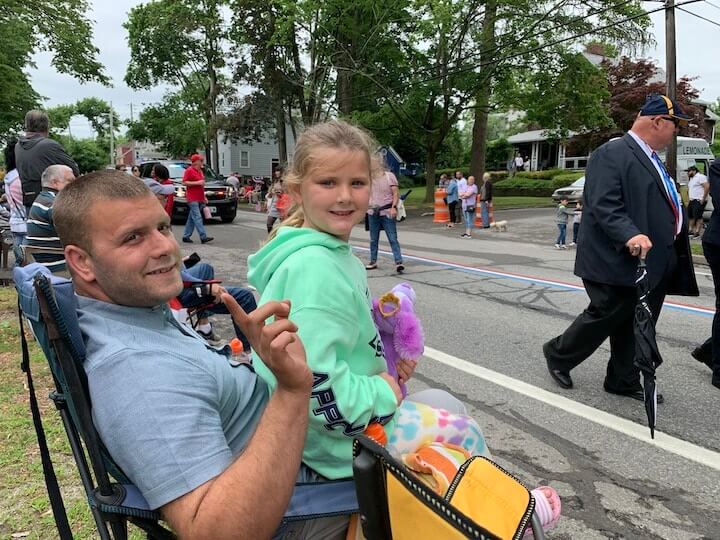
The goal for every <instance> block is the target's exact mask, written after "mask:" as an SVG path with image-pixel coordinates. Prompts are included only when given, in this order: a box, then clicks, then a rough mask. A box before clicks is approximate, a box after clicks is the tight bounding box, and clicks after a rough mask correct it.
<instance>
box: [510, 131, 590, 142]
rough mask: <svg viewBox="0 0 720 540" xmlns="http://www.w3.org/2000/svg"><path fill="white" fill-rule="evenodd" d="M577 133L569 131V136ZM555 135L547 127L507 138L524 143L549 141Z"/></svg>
mask: <svg viewBox="0 0 720 540" xmlns="http://www.w3.org/2000/svg"><path fill="white" fill-rule="evenodd" d="M575 135H577V133H576V132H575V131H568V134H567V136H568V137H574V136H575ZM551 138H554V137H551V135H550V132H548V130H546V129H535V130H532V131H525V132H523V133H518V134H516V135H511V136H510V137H508V138H507V140H508V142H509V143H510V144H523V143H530V142H538V141H547V140H548V139H551Z"/></svg>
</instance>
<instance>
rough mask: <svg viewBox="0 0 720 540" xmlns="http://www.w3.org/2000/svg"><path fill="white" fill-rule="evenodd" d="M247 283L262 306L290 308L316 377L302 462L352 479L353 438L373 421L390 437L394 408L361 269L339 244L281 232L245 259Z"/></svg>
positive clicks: (262, 371) (320, 236) (315, 234)
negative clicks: (275, 303)
mask: <svg viewBox="0 0 720 540" xmlns="http://www.w3.org/2000/svg"><path fill="white" fill-rule="evenodd" d="M248 281H249V282H250V284H251V285H252V286H254V287H255V288H257V290H258V291H259V292H260V294H261V298H260V304H263V303H265V302H267V301H269V300H285V299H289V300H290V301H291V303H292V304H291V311H290V319H291V320H292V321H293V322H294V323H295V324H297V326H298V334H299V335H300V338H301V339H302V342H303V344H304V346H305V352H306V354H307V361H308V365H309V366H310V369H311V370H312V371H313V376H314V383H313V392H312V396H311V398H310V404H309V407H308V414H309V417H310V422H309V426H308V435H307V439H306V441H305V449H304V450H303V462H304V463H305V464H306V465H308V466H309V467H311V468H312V469H314V470H315V471H316V472H318V473H320V474H321V475H323V476H325V477H327V478H332V479H335V478H346V477H350V476H352V440H353V437H354V436H355V435H357V434H358V433H361V432H362V431H364V430H365V428H366V427H367V425H368V424H369V423H371V422H378V421H379V422H380V423H382V424H384V425H385V430H386V432H387V433H388V434H389V433H390V432H391V431H392V427H393V424H394V421H393V415H394V413H395V410H396V409H397V401H396V398H395V394H394V393H393V391H392V390H391V389H390V386H389V385H388V384H387V382H385V381H384V380H383V379H382V378H381V377H379V376H378V374H379V373H381V372H383V371H387V365H386V364H385V358H384V355H383V346H382V341H381V340H380V336H379V335H378V332H377V329H376V327H375V324H374V323H373V319H372V314H371V306H372V304H371V299H370V291H369V289H368V285H367V275H366V273H365V269H364V268H363V265H362V263H361V262H360V260H359V259H358V258H357V257H355V256H354V255H353V254H352V251H351V249H350V245H349V244H348V243H347V242H345V241H343V240H340V239H338V238H336V237H334V236H331V235H329V234H326V233H322V232H319V231H316V230H313V229H308V228H293V227H282V228H281V229H280V230H279V232H278V235H277V236H276V237H275V238H274V239H273V240H271V241H270V242H268V243H267V244H266V245H264V246H263V247H262V248H261V249H260V251H258V252H257V253H255V254H253V255H251V256H250V257H249V258H248ZM253 365H254V367H255V370H256V371H257V374H258V375H259V376H260V377H262V378H263V379H264V380H265V381H266V382H267V383H268V386H269V388H270V391H271V392H272V391H273V390H274V389H275V386H276V380H275V377H274V376H273V374H272V373H271V372H270V370H269V369H268V368H267V367H266V366H265V365H264V364H263V362H262V360H261V359H260V358H259V357H258V356H257V355H254V358H253Z"/></svg>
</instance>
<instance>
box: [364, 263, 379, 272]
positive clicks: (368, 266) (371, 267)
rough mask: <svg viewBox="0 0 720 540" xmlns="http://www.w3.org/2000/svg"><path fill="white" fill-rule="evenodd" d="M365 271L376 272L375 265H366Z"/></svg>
mask: <svg viewBox="0 0 720 540" xmlns="http://www.w3.org/2000/svg"><path fill="white" fill-rule="evenodd" d="M365 270H377V263H370V264H366V265H365Z"/></svg>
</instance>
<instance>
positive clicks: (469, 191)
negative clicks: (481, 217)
mask: <svg viewBox="0 0 720 540" xmlns="http://www.w3.org/2000/svg"><path fill="white" fill-rule="evenodd" d="M459 190H460V188H458V191H459ZM477 193H478V189H477V186H476V185H475V177H474V176H468V178H467V184H466V185H465V189H464V190H463V191H459V196H460V200H461V201H462V210H463V217H464V218H465V232H464V233H463V234H461V235H460V238H472V230H473V227H474V226H475V201H476V200H477Z"/></svg>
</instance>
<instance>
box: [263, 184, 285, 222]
mask: <svg viewBox="0 0 720 540" xmlns="http://www.w3.org/2000/svg"><path fill="white" fill-rule="evenodd" d="M282 194H283V187H282V181H280V180H278V181H275V182H273V185H272V186H271V187H270V191H268V194H267V195H266V196H265V200H266V201H267V232H268V233H270V231H272V228H273V225H275V222H276V221H277V220H278V219H281V215H280V208H278V201H279V200H280V197H281V196H282Z"/></svg>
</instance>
